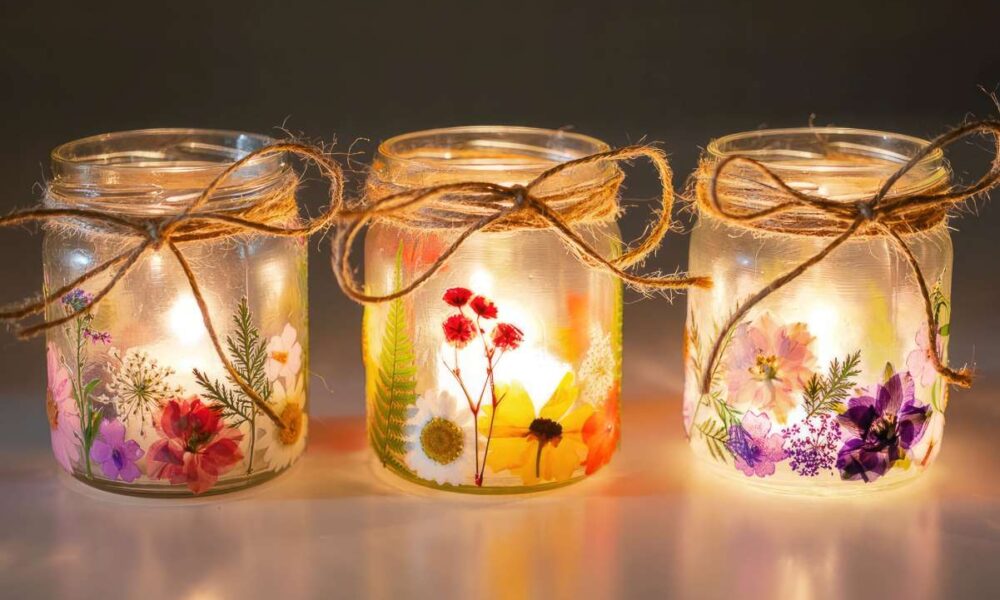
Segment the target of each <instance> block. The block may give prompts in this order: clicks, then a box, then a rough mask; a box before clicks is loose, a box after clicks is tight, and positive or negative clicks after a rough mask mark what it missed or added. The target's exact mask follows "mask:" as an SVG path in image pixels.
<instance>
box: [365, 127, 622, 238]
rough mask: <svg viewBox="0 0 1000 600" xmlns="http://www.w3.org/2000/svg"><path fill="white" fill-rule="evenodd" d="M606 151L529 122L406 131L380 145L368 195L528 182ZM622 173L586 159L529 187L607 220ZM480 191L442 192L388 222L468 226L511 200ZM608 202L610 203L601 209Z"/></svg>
mask: <svg viewBox="0 0 1000 600" xmlns="http://www.w3.org/2000/svg"><path fill="white" fill-rule="evenodd" d="M608 149H609V147H608V145H607V144H605V143H604V142H602V141H600V140H597V139H595V138H592V137H588V136H584V135H580V134H576V133H568V132H565V131H555V130H548V129H535V128H528V127H503V126H481V127H454V128H448V129H434V130H429V131H421V132H416V133H409V134H405V135H401V136H397V137H394V138H391V139H389V140H387V141H385V142H383V143H382V144H381V145H380V146H379V150H378V153H377V155H376V157H375V160H374V163H373V165H372V168H371V171H370V175H369V177H368V180H367V182H366V190H365V197H366V201H367V202H368V203H374V202H376V201H378V199H380V198H383V197H386V196H388V195H390V194H396V193H400V192H406V191H411V190H417V189H425V188H429V187H434V186H440V185H447V184H455V183H466V182H477V183H489V184H496V185H500V186H514V185H521V186H526V185H528V184H530V183H532V182H533V181H534V180H535V179H536V178H538V177H539V176H540V175H542V174H543V173H545V172H546V171H548V170H549V169H552V168H553V167H556V166H558V165H560V164H563V163H566V162H568V161H572V160H576V159H579V158H583V157H585V156H590V155H592V154H596V153H599V152H605V151H607V150H608ZM621 177H622V174H621V170H620V169H618V167H617V166H616V165H615V164H613V163H610V162H594V163H588V164H583V165H579V166H574V167H573V168H569V169H565V170H563V171H560V172H559V173H556V174H554V175H553V176H551V177H548V178H546V180H545V181H543V182H541V183H540V184H539V185H537V186H535V187H533V188H532V194H534V195H535V196H536V197H539V198H545V197H546V196H549V197H551V198H552V199H553V200H552V202H551V204H550V206H551V207H552V208H554V209H555V210H557V211H560V212H564V213H565V212H569V213H587V214H594V215H598V214H601V215H602V216H601V218H603V220H608V218H609V216H610V218H613V215H614V214H616V212H617V203H616V200H617V192H618V186H619V184H620V182H621ZM481 196H483V194H482V193H479V192H474V193H461V192H449V193H446V194H441V195H439V196H437V197H435V198H434V201H433V202H430V203H427V204H425V205H422V206H421V207H419V208H417V209H415V210H413V211H411V212H409V213H408V214H405V215H403V216H402V218H401V219H397V218H395V217H393V218H392V219H390V220H393V221H397V224H399V222H405V223H410V224H416V225H417V226H419V227H435V228H464V227H465V226H467V225H469V224H472V223H474V222H475V221H477V220H479V219H480V218H482V217H483V215H485V214H489V213H491V212H493V211H495V210H499V209H502V208H503V207H504V206H508V205H509V202H508V203H507V204H504V203H503V202H499V203H495V202H492V201H489V200H487V199H484V198H481ZM609 202H610V204H611V208H610V209H608V210H602V207H605V206H608V204H609ZM528 221H530V219H528V220H527V221H525V222H523V223H520V224H521V225H527V223H528Z"/></svg>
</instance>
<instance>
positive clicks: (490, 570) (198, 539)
mask: <svg viewBox="0 0 1000 600" xmlns="http://www.w3.org/2000/svg"><path fill="white" fill-rule="evenodd" d="M994 397H995V394H994V393H993V391H992V390H990V389H989V388H987V387H983V388H980V389H977V390H976V391H974V392H965V393H961V394H956V396H955V398H954V401H953V404H952V406H951V412H952V418H951V419H950V422H949V429H948V431H947V433H946V442H945V444H944V447H943V450H942V453H941V457H940V460H939V462H938V464H937V465H936V466H935V468H933V469H932V470H931V471H930V473H929V474H928V475H926V476H925V477H923V478H922V480H921V481H919V482H917V483H915V484H912V485H910V486H909V487H904V488H902V489H898V490H888V491H885V492H882V493H879V494H877V495H875V496H873V497H868V498H852V499H845V500H833V499H809V498H795V497H785V496H774V495H769V494H767V493H762V492H756V491H753V490H748V489H745V488H744V486H739V485H734V484H732V483H729V482H728V481H721V480H719V479H717V478H714V477H712V476H710V475H708V474H706V473H704V472H703V471H702V469H700V468H699V466H700V465H698V464H697V463H695V459H693V458H692V456H691V454H690V452H689V450H688V448H687V444H686V441H685V440H684V438H683V434H682V432H681V428H680V425H679V423H678V422H677V420H678V419H679V417H678V415H679V398H670V399H667V400H664V399H660V400H658V401H655V402H654V401H652V400H642V399H636V398H626V403H625V408H626V411H625V413H624V437H623V447H622V450H621V453H620V454H619V456H618V457H617V459H616V460H615V461H613V463H612V464H611V466H610V467H608V468H607V469H606V471H605V472H603V473H601V474H600V475H599V476H596V477H594V478H592V479H590V480H587V481H584V482H582V483H579V484H577V485H575V486H570V487H568V488H564V489H562V490H558V491H555V492H552V493H548V494H545V495H541V496H534V497H502V498H471V497H465V496H456V495H450V494H440V493H438V494H436V495H414V494H412V493H401V492H400V491H399V490H397V489H396V488H394V487H393V485H392V483H391V482H386V481H384V480H383V479H382V478H380V477H379V476H377V474H376V473H375V470H374V469H373V467H372V466H371V464H370V456H369V453H368V451H367V450H366V448H365V437H364V424H363V420H362V419H361V418H360V417H357V416H345V417H325V418H317V419H315V420H314V423H313V427H312V432H313V433H312V440H311V445H310V448H309V451H308V453H307V455H306V456H305V458H304V459H303V460H302V461H301V462H300V463H299V464H298V465H297V466H296V467H295V468H293V470H292V471H291V472H289V473H287V474H286V475H285V476H283V477H281V478H279V479H278V480H276V481H273V482H270V483H267V484H264V485H263V486H261V487H258V488H256V489H252V490H247V491H245V492H241V493H237V494H234V495H229V496H223V497H216V498H211V499H204V500H201V499H196V500H191V501H162V500H141V499H131V498H125V497H119V496H114V495H109V494H106V493H103V492H98V491H95V490H91V489H90V488H88V487H86V486H84V485H83V484H80V483H78V482H76V481H75V480H72V479H71V478H70V477H69V476H67V475H64V474H62V473H61V472H60V471H59V470H58V467H57V466H56V463H55V462H54V461H53V459H52V458H51V457H50V455H49V452H48V449H47V448H45V447H43V446H35V445H32V444H25V445H23V446H22V448H23V449H20V450H18V451H17V452H16V453H15V454H13V455H12V454H10V453H8V454H6V455H4V456H3V458H2V460H0V465H3V466H0V489H2V490H3V492H2V494H0V574H2V584H3V588H2V589H3V590H4V591H3V594H2V595H3V596H4V597H8V598H28V597H66V598H109V597H127V598H142V599H143V600H153V599H155V598H192V599H214V598H282V599H287V598H311V597H338V598H339V597H343V598H392V597H403V598H409V597H433V598H453V597H454V598H479V597H483V598H523V597H527V596H530V597H544V598H611V597H662V596H670V597H691V598H728V597H740V598H778V597H782V598H848V597H849V598H908V599H910V600H915V599H921V598H965V597H968V598H987V597H993V598H995V597H998V596H1000V579H998V578H997V577H996V574H997V569H998V568H1000V477H998V475H1000V453H998V452H997V441H996V430H997V429H996V425H997V418H996V416H997V408H996V407H995V405H994V403H993V402H992V400H991V399H992V398H994ZM9 413H10V411H7V414H6V415H5V416H10V414H9ZM0 414H4V413H0ZM977 415H979V417H977ZM984 415H985V416H986V418H980V417H982V416H984ZM6 426H10V423H9V422H8V423H7V425H6Z"/></svg>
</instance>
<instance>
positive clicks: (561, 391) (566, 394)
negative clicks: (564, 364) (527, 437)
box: [538, 372, 580, 421]
mask: <svg viewBox="0 0 1000 600" xmlns="http://www.w3.org/2000/svg"><path fill="white" fill-rule="evenodd" d="M579 395H580V390H579V388H577V387H576V383H575V378H574V377H573V373H572V372H570V373H566V375H564V376H563V378H562V381H560V382H559V387H557V388H556V391H554V392H552V397H551V398H549V401H548V402H546V403H545V406H543V407H542V410H541V412H540V413H539V415H538V416H539V417H541V418H543V419H551V420H553V421H558V420H559V418H560V417H562V416H563V415H564V414H566V411H567V410H568V409H569V407H570V406H572V405H573V403H574V402H576V398H577V396H579Z"/></svg>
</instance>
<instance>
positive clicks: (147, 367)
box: [43, 129, 308, 496]
mask: <svg viewBox="0 0 1000 600" xmlns="http://www.w3.org/2000/svg"><path fill="white" fill-rule="evenodd" d="M272 142H273V140H271V139H270V138H268V137H265V136H258V135H253V134H245V133H238V132H227V131H205V130H181V129H156V130H145V131H131V132H123V133H114V134H107V135H101V136H95V137H92V138H86V139H82V140H78V141H75V142H70V143H68V144H64V145H63V146H60V147H59V148H57V149H56V150H54V151H53V153H52V167H53V178H52V180H51V181H50V182H49V187H48V189H47V192H46V196H45V200H44V203H45V206H46V207H47V208H56V209H67V210H72V211H77V212H78V213H80V215H85V214H87V211H90V212H91V213H96V212H100V213H102V214H111V215H115V216H117V217H118V218H120V219H121V221H120V222H119V223H116V222H113V221H110V220H108V219H102V220H92V219H86V218H84V217H83V216H79V218H78V216H77V215H74V216H73V218H71V219H65V220H60V221H59V222H58V223H56V222H53V223H50V224H48V225H46V231H45V241H44V251H43V252H44V281H45V288H46V295H50V294H56V295H58V294H62V295H61V300H59V301H56V302H54V303H52V304H50V305H48V307H47V309H46V319H47V320H48V321H50V322H57V323H58V326H55V327H52V328H50V329H48V331H47V339H46V341H47V344H46V355H47V364H48V391H47V394H46V410H47V415H48V421H49V426H50V431H51V438H52V450H53V452H54V454H55V458H56V461H57V462H58V463H59V465H60V466H61V467H62V468H63V469H64V470H65V471H67V472H69V473H70V474H71V475H73V476H74V477H76V478H77V479H79V480H81V481H83V482H84V483H86V484H88V485H91V486H94V487H98V488H101V489H104V490H108V491H113V492H119V493H127V494H141V495H148V496H186V495H192V494H204V493H217V492H222V491H228V490H234V489H240V488H243V487H246V486H248V485H251V484H254V483H258V482H261V481H265V480H267V479H269V478H271V477H273V476H275V475H277V474H278V473H281V472H282V471H285V470H286V469H287V468H288V467H290V466H291V465H292V464H293V463H294V462H295V460H296V459H297V458H298V457H299V455H300V454H301V453H302V451H303V449H304V447H305V437H306V430H307V425H308V415H307V413H306V380H307V377H306V375H307V372H308V371H307V368H308V360H307V349H308V343H307V331H306V323H307V321H306V256H307V252H306V246H305V244H304V243H303V242H302V241H301V240H299V239H295V238H292V237H277V236H266V235H255V234H251V233H247V232H246V231H243V230H236V229H234V228H232V227H227V225H226V221H224V220H223V219H224V218H225V217H226V216H230V217H243V218H251V217H252V218H254V219H255V220H256V221H258V222H261V223H264V224H267V225H272V226H275V227H279V226H290V225H294V224H296V223H298V222H299V217H298V211H297V206H296V203H295V190H296V187H297V183H298V179H297V177H296V175H295V173H294V171H293V170H292V168H291V165H290V164H289V163H288V160H286V158H285V157H284V156H283V155H281V154H269V155H264V156H260V157H257V158H253V159H251V160H249V161H248V162H246V163H245V164H243V165H242V166H241V167H240V168H239V169H237V170H235V171H233V173H232V175H231V176H230V177H228V178H227V179H225V181H224V182H222V183H221V184H220V185H219V186H218V187H217V188H216V189H215V191H214V193H212V194H211V196H210V197H209V198H208V200H207V202H206V204H205V205H204V206H203V207H202V208H200V209H198V210H199V212H197V213H195V214H194V218H193V219H190V220H188V221H187V222H186V224H185V225H184V227H185V229H179V230H177V232H176V233H175V234H174V236H173V238H172V242H171V243H170V244H164V245H162V247H150V248H144V249H143V250H144V252H141V253H140V254H139V255H138V256H139V258H138V259H137V260H136V261H135V263H134V264H132V265H131V268H130V269H129V270H127V271H125V272H124V275H123V276H122V277H120V279H116V277H115V273H116V271H115V269H114V268H112V269H108V270H103V271H99V272H98V273H97V274H96V275H95V276H93V277H89V276H87V274H88V273H90V272H91V271H93V270H94V269H99V268H100V266H101V265H106V264H109V263H111V265H112V266H113V267H116V266H118V265H120V264H121V261H122V260H123V259H122V258H121V257H122V256H124V257H125V260H127V257H128V256H129V252H131V251H132V250H131V249H133V248H138V247H140V245H141V243H142V240H143V238H142V237H141V236H140V235H137V234H136V233H135V232H134V231H131V230H130V229H129V228H128V227H127V225H129V224H135V223H139V224H142V223H154V222H156V221H155V220H156V219H162V218H163V217H168V218H169V217H170V216H172V215H177V214H180V213H181V212H182V211H184V210H185V209H186V208H187V207H188V206H189V205H190V203H191V202H192V201H193V200H194V199H195V198H198V197H199V196H200V195H201V193H202V191H203V190H204V189H205V188H206V187H207V186H208V185H209V184H210V183H212V182H213V181H214V180H215V179H216V178H217V177H219V176H220V174H221V173H223V171H225V170H226V169H227V168H228V167H230V166H231V165H232V164H233V163H234V162H235V161H237V160H240V159H241V158H243V157H245V156H246V155H247V154H249V153H250V152H252V151H254V150H257V149H259V148H262V147H264V146H266V145H269V144H270V143H272ZM209 214H211V216H207V215H209ZM119 225H121V227H119ZM175 245H176V246H175ZM175 247H176V248H177V250H176V251H174V248H175ZM181 253H182V254H183V257H184V261H183V262H182V260H181V259H180V256H181ZM185 269H190V270H191V273H190V274H186V273H185ZM81 277H83V280H82V281H81V279H80V278H81ZM191 277H193V278H194V279H195V280H196V281H197V282H198V285H199V288H200V298H199V297H196V295H195V294H194V293H193V287H192V286H193V284H192V283H191V281H190V279H191ZM74 282H78V284H77V283H74ZM104 292H107V293H106V295H104ZM95 300H98V302H96V303H94V304H93V305H91V304H92V303H93V302H94V301H95ZM200 302H204V307H201V306H199V303H200ZM206 315H209V316H210V317H211V322H212V323H213V324H214V331H215V333H216V337H217V339H218V341H219V348H216V347H215V346H214V343H213V340H212V339H211V338H212V336H211V335H210V334H209V331H208V326H207V324H206V320H205V319H206ZM220 353H221V354H220ZM222 355H224V356H226V358H227V359H228V361H229V363H230V364H231V365H232V367H233V371H235V373H236V374H237V375H238V376H239V378H240V379H242V382H243V383H245V384H246V386H247V387H249V388H250V389H252V390H253V392H254V393H255V394H256V395H257V396H258V397H259V400H260V403H258V402H257V401H255V400H254V399H253V398H252V397H250V396H248V394H247V392H246V389H245V387H244V386H243V385H240V384H239V383H238V382H237V381H236V380H235V379H234V377H233V375H232V373H231V372H230V371H229V370H228V369H227V368H225V366H224V364H223V363H222V359H221V358H220V356H222Z"/></svg>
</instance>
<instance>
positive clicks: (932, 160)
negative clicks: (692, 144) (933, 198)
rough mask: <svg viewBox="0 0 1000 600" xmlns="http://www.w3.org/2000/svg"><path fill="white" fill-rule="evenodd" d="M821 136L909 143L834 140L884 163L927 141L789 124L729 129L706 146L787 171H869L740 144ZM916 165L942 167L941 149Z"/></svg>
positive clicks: (717, 153) (720, 155)
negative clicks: (896, 148)
mask: <svg viewBox="0 0 1000 600" xmlns="http://www.w3.org/2000/svg"><path fill="white" fill-rule="evenodd" d="M821 136H840V137H843V138H845V139H851V138H859V139H860V138H870V139H872V140H876V139H881V140H884V141H885V142H892V143H894V144H898V145H904V146H908V147H909V149H911V150H912V152H909V153H902V152H898V151H893V150H892V149H890V148H887V147H878V146H874V145H871V144H868V145H862V144H859V143H856V142H855V143H851V142H846V141H845V142H841V143H839V144H837V145H838V146H839V147H842V148H844V149H848V150H852V151H854V152H858V151H861V150H863V151H865V153H867V154H868V155H870V156H872V157H874V158H878V159H882V160H884V161H885V164H889V163H897V164H899V165H902V164H904V163H905V162H906V161H908V160H909V159H910V158H912V157H913V156H914V155H915V154H916V153H917V152H919V151H920V150H922V149H923V148H925V147H927V146H928V145H929V144H930V142H929V141H928V140H926V139H923V138H920V137H916V136H911V135H906V134H902V133H895V132H890V131H880V130H877V129H863V128H855V127H833V126H830V127H788V128H775V129H759V130H753V131H741V132H737V133H730V134H727V135H724V136H722V137H719V138H716V139H713V140H712V141H711V142H709V144H708V147H707V148H706V151H707V153H708V154H709V155H710V156H711V157H712V158H713V159H715V160H722V159H724V158H727V157H729V156H732V155H734V154H740V155H744V156H750V157H751V158H757V159H758V160H760V161H761V162H763V163H764V164H765V165H767V166H768V167H769V168H771V169H774V170H778V171H786V172H796V171H797V172H807V171H822V172H823V173H824V174H834V175H836V174H859V173H864V172H866V171H871V170H872V166H871V165H859V164H853V165H852V164H830V162H829V158H828V157H827V156H825V155H821V154H818V153H810V152H807V151H802V150H795V149H793V148H780V147H777V146H764V147H762V148H743V147H740V146H741V143H743V142H747V141H752V140H782V139H783V140H786V141H792V140H795V139H796V138H807V137H812V138H818V137H821ZM769 155H777V157H776V158H796V159H801V161H802V162H801V163H798V164H789V163H787V162H783V161H781V160H768V158H769ZM916 166H917V167H923V168H929V169H931V170H932V171H935V170H937V169H941V168H945V169H946V165H945V161H944V152H943V151H942V150H941V149H940V148H937V149H935V150H933V151H932V152H930V153H929V154H927V156H925V157H923V158H922V159H921V160H920V161H919V162H918V163H917V165H916ZM818 167H822V168H818Z"/></svg>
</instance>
